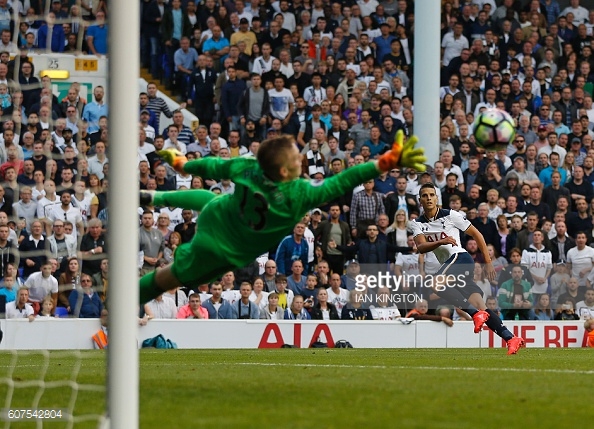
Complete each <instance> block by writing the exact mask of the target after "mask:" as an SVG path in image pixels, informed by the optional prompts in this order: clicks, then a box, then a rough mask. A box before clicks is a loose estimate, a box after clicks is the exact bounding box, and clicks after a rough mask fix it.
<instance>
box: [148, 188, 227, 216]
mask: <svg viewBox="0 0 594 429" xmlns="http://www.w3.org/2000/svg"><path fill="white" fill-rule="evenodd" d="M216 197H217V194H215V193H214V192H210V191H205V190H202V189H194V190H191V191H169V192H155V196H154V198H153V203H154V204H155V206H164V207H180V208H182V209H187V210H196V211H202V209H203V208H204V206H205V205H206V204H208V203H209V202H210V201H212V200H213V199H214V198H216Z"/></svg>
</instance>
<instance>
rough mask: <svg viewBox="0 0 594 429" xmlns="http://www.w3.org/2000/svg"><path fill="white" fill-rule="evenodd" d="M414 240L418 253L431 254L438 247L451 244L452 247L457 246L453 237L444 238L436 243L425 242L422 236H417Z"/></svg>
mask: <svg viewBox="0 0 594 429" xmlns="http://www.w3.org/2000/svg"><path fill="white" fill-rule="evenodd" d="M414 240H415V244H416V245H417V249H418V251H419V253H427V252H432V251H434V250H435V249H437V248H438V247H439V246H444V245H446V244H451V245H452V246H456V245H457V243H456V239H455V238H454V237H446V238H442V239H441V240H438V241H427V239H426V238H425V236H424V235H423V234H419V235H417V236H415V237H414Z"/></svg>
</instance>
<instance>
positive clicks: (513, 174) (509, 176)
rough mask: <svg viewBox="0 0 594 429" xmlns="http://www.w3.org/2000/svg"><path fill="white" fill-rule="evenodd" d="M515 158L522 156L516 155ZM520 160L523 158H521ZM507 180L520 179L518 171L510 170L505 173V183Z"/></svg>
mask: <svg viewBox="0 0 594 429" xmlns="http://www.w3.org/2000/svg"><path fill="white" fill-rule="evenodd" d="M517 158H522V157H521V156H518V157H517ZM517 158H516V159H517ZM522 160H523V158H522ZM509 180H520V179H519V176H518V173H516V172H515V171H510V172H509V173H507V176H505V183H507V182H508V181H509Z"/></svg>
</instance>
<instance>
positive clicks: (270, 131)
mask: <svg viewBox="0 0 594 429" xmlns="http://www.w3.org/2000/svg"><path fill="white" fill-rule="evenodd" d="M266 132H267V133H276V132H277V131H276V128H272V127H270V128H268V129H267V130H266Z"/></svg>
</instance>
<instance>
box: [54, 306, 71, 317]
mask: <svg viewBox="0 0 594 429" xmlns="http://www.w3.org/2000/svg"><path fill="white" fill-rule="evenodd" d="M54 315H55V316H56V317H60V318H65V317H68V310H67V309H65V308H64V307H56V311H55V312H54Z"/></svg>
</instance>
